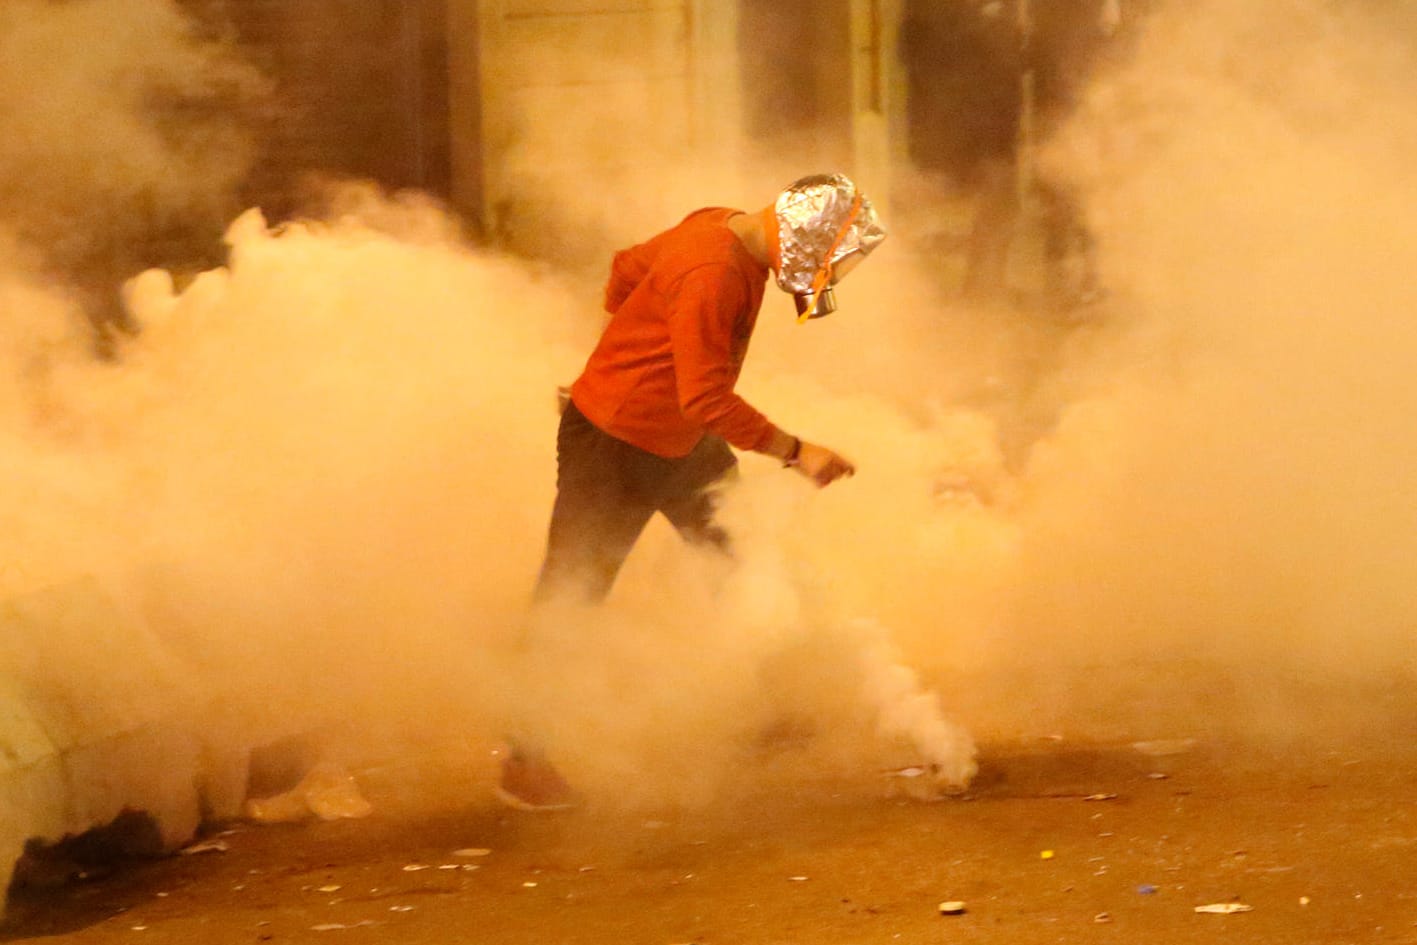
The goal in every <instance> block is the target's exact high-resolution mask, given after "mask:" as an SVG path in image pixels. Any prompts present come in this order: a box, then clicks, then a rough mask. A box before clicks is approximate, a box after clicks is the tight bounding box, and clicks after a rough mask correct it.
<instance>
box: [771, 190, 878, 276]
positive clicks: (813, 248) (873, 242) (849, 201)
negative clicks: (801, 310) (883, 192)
mask: <svg viewBox="0 0 1417 945" xmlns="http://www.w3.org/2000/svg"><path fill="white" fill-rule="evenodd" d="M858 197H859V198H860V201H861V204H860V206H859V207H856V201H857V198H858ZM853 207H856V213H855V216H854V217H853V216H852V208H853ZM774 209H775V210H776V212H777V228H778V243H779V246H780V249H781V254H782V267H781V268H780V269H779V270H778V272H777V284H778V286H780V287H781V288H782V289H783V291H785V292H791V293H793V294H794V295H800V294H803V293H810V292H811V291H812V287H813V284H814V281H815V280H816V277H817V273H818V272H820V271H821V269H822V267H823V266H824V265H827V264H831V265H835V264H836V263H838V262H840V261H841V260H843V259H845V258H846V257H847V256H850V255H851V254H852V253H861V254H862V255H865V254H867V253H869V252H870V251H871V250H873V249H875V248H876V246H877V245H878V244H879V243H880V242H881V240H883V239H885V238H886V231H885V229H884V228H883V227H882V226H881V223H880V220H879V219H878V218H877V217H876V211H875V208H874V207H872V206H871V201H869V200H867V199H866V197H865V195H864V194H862V193H861V192H860V191H858V190H857V189H856V184H854V183H853V182H852V181H851V179H850V178H848V177H845V176H844V175H841V174H817V175H814V176H812V177H804V178H802V179H801V180H799V181H797V182H796V183H794V184H793V185H792V186H790V187H788V188H787V189H786V190H784V191H783V192H782V193H781V194H779V195H778V198H777V203H776V204H775V206H774ZM843 230H845V232H843Z"/></svg>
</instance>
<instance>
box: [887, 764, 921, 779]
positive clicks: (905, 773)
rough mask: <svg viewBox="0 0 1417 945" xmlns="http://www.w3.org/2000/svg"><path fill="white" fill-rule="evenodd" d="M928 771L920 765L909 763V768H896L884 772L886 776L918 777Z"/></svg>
mask: <svg viewBox="0 0 1417 945" xmlns="http://www.w3.org/2000/svg"><path fill="white" fill-rule="evenodd" d="M928 773H929V772H928V769H926V768H922V767H920V765H911V766H910V767H909V768H896V769H895V770H894V771H887V772H886V773H885V774H886V777H888V778H918V777H921V776H922V775H925V774H928Z"/></svg>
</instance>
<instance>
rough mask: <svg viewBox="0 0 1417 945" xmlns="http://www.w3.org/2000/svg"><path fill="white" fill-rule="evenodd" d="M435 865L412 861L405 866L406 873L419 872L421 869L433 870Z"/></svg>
mask: <svg viewBox="0 0 1417 945" xmlns="http://www.w3.org/2000/svg"><path fill="white" fill-rule="evenodd" d="M432 868H433V867H431V866H429V865H428V864H427V863H410V864H408V865H407V866H405V867H404V868H403V871H404V872H405V873H417V872H418V871H419V870H431V869H432Z"/></svg>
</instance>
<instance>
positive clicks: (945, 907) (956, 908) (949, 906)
mask: <svg viewBox="0 0 1417 945" xmlns="http://www.w3.org/2000/svg"><path fill="white" fill-rule="evenodd" d="M964 913H965V907H964V903H963V902H961V901H959V900H958V899H951V900H949V901H947V902H942V903H940V915H964Z"/></svg>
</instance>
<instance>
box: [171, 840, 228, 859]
mask: <svg viewBox="0 0 1417 945" xmlns="http://www.w3.org/2000/svg"><path fill="white" fill-rule="evenodd" d="M230 849H231V847H230V846H229V845H228V844H227V842H226V841H225V840H203V841H201V842H200V843H190V844H188V845H187V846H185V847H183V848H182V849H181V850H179V851H177V852H179V853H181V854H182V855H183V856H191V855H192V854H194V853H225V852H226V851H227V850H230Z"/></svg>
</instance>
